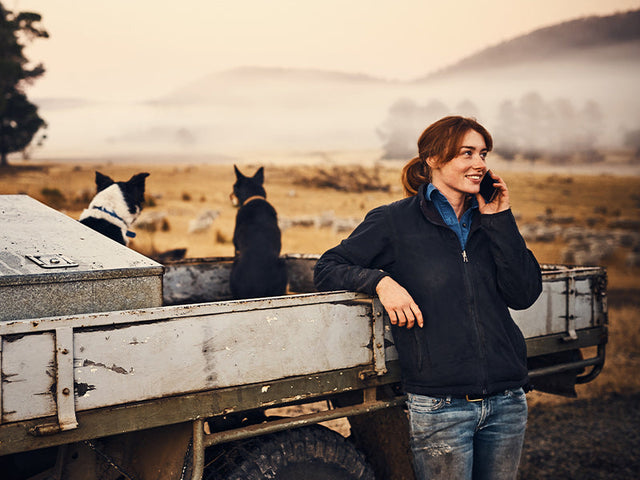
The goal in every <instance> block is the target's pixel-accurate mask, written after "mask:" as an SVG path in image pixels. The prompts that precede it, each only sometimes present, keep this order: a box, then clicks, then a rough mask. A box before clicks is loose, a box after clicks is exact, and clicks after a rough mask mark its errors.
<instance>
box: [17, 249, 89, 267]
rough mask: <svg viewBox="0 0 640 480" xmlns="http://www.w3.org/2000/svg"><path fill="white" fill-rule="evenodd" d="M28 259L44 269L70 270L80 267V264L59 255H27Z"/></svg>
mask: <svg viewBox="0 0 640 480" xmlns="http://www.w3.org/2000/svg"><path fill="white" fill-rule="evenodd" d="M27 258H28V259H29V260H31V261H32V262H34V263H35V264H37V265H38V266H40V267H42V268H70V267H77V266H78V265H79V264H78V262H76V261H74V260H71V259H69V258H67V257H65V256H64V255H60V254H59V253H55V254H53V255H27Z"/></svg>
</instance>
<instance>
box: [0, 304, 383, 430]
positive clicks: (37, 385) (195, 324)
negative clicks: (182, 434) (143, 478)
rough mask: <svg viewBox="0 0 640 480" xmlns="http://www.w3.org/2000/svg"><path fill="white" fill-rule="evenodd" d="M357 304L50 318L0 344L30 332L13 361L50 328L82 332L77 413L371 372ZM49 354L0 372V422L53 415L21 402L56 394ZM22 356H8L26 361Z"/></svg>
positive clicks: (367, 325)
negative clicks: (5, 381)
mask: <svg viewBox="0 0 640 480" xmlns="http://www.w3.org/2000/svg"><path fill="white" fill-rule="evenodd" d="M315 297H319V298H321V299H322V300H324V301H322V302H321V303H318V298H315ZM358 297H361V296H358V295H355V294H350V293H342V294H340V293H338V294H315V295H301V296H288V297H280V298H272V299H265V300H256V301H244V302H227V303H226V307H227V308H223V306H222V305H219V304H208V305H207V304H205V305H193V306H190V307H188V308H186V307H163V308H157V309H149V310H146V311H132V312H111V313H101V314H93V315H88V316H86V317H85V318H81V317H80V316H76V317H67V318H57V319H55V318H54V319H48V320H42V321H40V322H39V323H38V324H37V325H35V326H34V322H30V321H28V320H23V321H16V322H6V323H4V324H1V325H0V334H3V335H4V334H5V333H24V332H35V333H30V334H28V335H25V336H23V337H20V338H15V339H14V341H13V342H12V347H13V348H14V349H15V350H16V351H20V350H21V346H22V345H28V344H29V343H31V342H33V341H34V339H39V337H42V336H45V337H47V336H48V335H49V334H48V332H46V330H47V329H48V328H55V329H56V330H59V329H64V328H70V326H72V325H74V324H75V325H78V324H80V325H82V324H84V325H85V328H76V329H74V336H73V358H74V371H73V379H74V383H75V391H76V392H75V393H76V398H75V408H76V410H77V411H82V410H87V409H91V408H100V407H105V406H109V405H116V404H122V403H127V402H136V401H143V400H147V399H150V398H158V397H163V396H168V395H178V394H184V393H187V392H196V391H202V390H210V389H215V388H225V387H230V386H237V385H246V384H251V383H257V382H265V381H269V380H275V379H278V378H286V377H292V376H297V375H307V374H313V373H317V372H323V371H330V370H339V369H345V368H350V367H354V366H357V365H371V368H372V369H373V352H372V344H373V343H374V341H373V331H372V318H371V317H372V315H371V302H368V303H363V302H356V301H355V300H356V299H357V298H358ZM340 299H342V301H341V300H340ZM332 300H333V301H332ZM149 320H152V321H149ZM37 332H42V333H37ZM378 342H380V340H378ZM47 350H48V352H49V355H43V357H42V358H41V359H40V361H39V362H37V361H35V360H34V359H30V361H29V363H28V366H25V368H24V369H23V370H12V369H11V364H4V362H3V370H4V371H3V374H4V375H9V376H11V377H12V378H13V379H14V383H12V384H9V385H6V386H5V388H4V389H3V392H2V394H3V397H4V399H5V400H7V402H8V403H7V404H11V405H13V407H12V409H11V411H5V412H3V418H4V419H5V421H19V420H26V419H29V418H33V417H34V416H49V415H52V414H55V413H56V411H55V409H54V408H55V405H54V404H55V402H48V403H43V402H40V404H39V408H37V409H35V410H34V408H33V406H32V402H30V401H27V402H25V401H24V399H25V398H29V396H27V397H25V396H24V393H25V392H30V396H37V397H45V398H46V397H51V396H52V395H53V394H54V393H55V392H52V391H50V390H43V389H42V386H47V387H50V379H51V373H52V372H51V371H50V368H51V367H50V365H52V364H54V352H53V349H52V348H50V347H49V348H48V349H44V350H43V352H46V351H47ZM24 351H25V350H21V353H17V354H15V356H17V357H18V358H19V359H21V360H24V359H25V355H24V353H23V352H24ZM8 353H9V352H7V351H6V349H5V352H4V355H5V356H6V355H8ZM65 384H66V382H65ZM14 385H16V387H13V386H14ZM18 386H19V387H18ZM25 389H27V390H25ZM17 394H19V395H20V400H17V399H15V395H17ZM52 407H53V408H52Z"/></svg>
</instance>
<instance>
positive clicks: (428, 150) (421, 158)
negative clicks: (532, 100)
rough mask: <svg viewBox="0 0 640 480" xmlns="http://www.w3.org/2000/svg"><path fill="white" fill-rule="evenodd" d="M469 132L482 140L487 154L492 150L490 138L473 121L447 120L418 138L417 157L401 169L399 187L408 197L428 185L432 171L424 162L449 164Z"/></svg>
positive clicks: (471, 119) (456, 117) (432, 126)
mask: <svg viewBox="0 0 640 480" xmlns="http://www.w3.org/2000/svg"><path fill="white" fill-rule="evenodd" d="M469 130H475V131H476V132H478V133H479V134H480V135H482V136H483V137H484V143H485V144H486V146H487V151H490V150H491V149H492V148H493V139H492V138H491V134H490V133H489V132H488V131H487V129H486V128H484V127H483V126H482V125H480V124H479V123H478V122H477V121H476V120H475V119H474V118H467V117H460V116H449V117H444V118H441V119H440V120H438V121H437V122H434V123H432V124H431V125H429V126H428V127H427V128H426V129H425V131H424V132H422V135H420V138H418V156H417V157H413V158H412V159H411V160H409V161H408V162H407V164H406V165H405V166H404V168H403V169H402V187H403V188H404V193H405V195H406V196H407V197H410V196H412V195H415V194H416V193H418V189H419V188H420V185H422V184H423V183H429V182H430V181H431V169H430V168H429V165H427V159H428V158H433V159H435V161H436V163H437V164H438V165H443V164H445V163H447V162H449V161H451V160H452V159H453V158H454V157H455V156H456V155H458V151H459V150H460V146H461V145H462V139H463V138H464V136H465V135H466V133H467V132H468V131H469Z"/></svg>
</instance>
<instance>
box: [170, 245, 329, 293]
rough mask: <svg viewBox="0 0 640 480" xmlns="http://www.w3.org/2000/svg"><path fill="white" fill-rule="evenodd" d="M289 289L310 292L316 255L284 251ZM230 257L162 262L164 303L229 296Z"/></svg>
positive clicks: (231, 263) (295, 291)
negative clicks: (164, 263)
mask: <svg viewBox="0 0 640 480" xmlns="http://www.w3.org/2000/svg"><path fill="white" fill-rule="evenodd" d="M282 258H283V260H284V261H285V264H286V266H287V276H288V290H289V292H290V293H312V292H315V291H316V288H315V286H314V284H313V267H314V266H315V264H316V261H317V260H318V258H319V255H306V254H287V255H283V256H282ZM232 265H233V257H207V258H186V259H184V260H179V261H176V262H168V263H167V264H166V265H165V272H164V279H163V285H162V295H163V300H164V304H165V305H184V304H188V303H203V302H219V301H222V300H230V299H231V298H232V295H231V287H230V285H229V275H230V274H231V267H232Z"/></svg>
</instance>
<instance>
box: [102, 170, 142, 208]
mask: <svg viewBox="0 0 640 480" xmlns="http://www.w3.org/2000/svg"><path fill="white" fill-rule="evenodd" d="M148 176H149V174H148V173H146V172H143V173H138V174H136V175H134V176H132V177H131V178H130V179H129V180H127V181H126V182H115V181H114V180H112V179H111V177H109V176H107V175H103V174H102V173H100V172H96V187H97V189H98V191H97V193H101V192H104V191H106V190H107V189H109V188H112V189H113V190H114V195H117V192H116V191H115V189H118V190H119V193H120V194H121V195H122V199H123V200H124V202H125V204H126V206H127V210H128V212H129V213H130V214H131V215H133V216H134V217H137V216H138V214H139V213H140V211H141V210H142V206H143V204H144V189H145V179H146V178H147V177H148Z"/></svg>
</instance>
